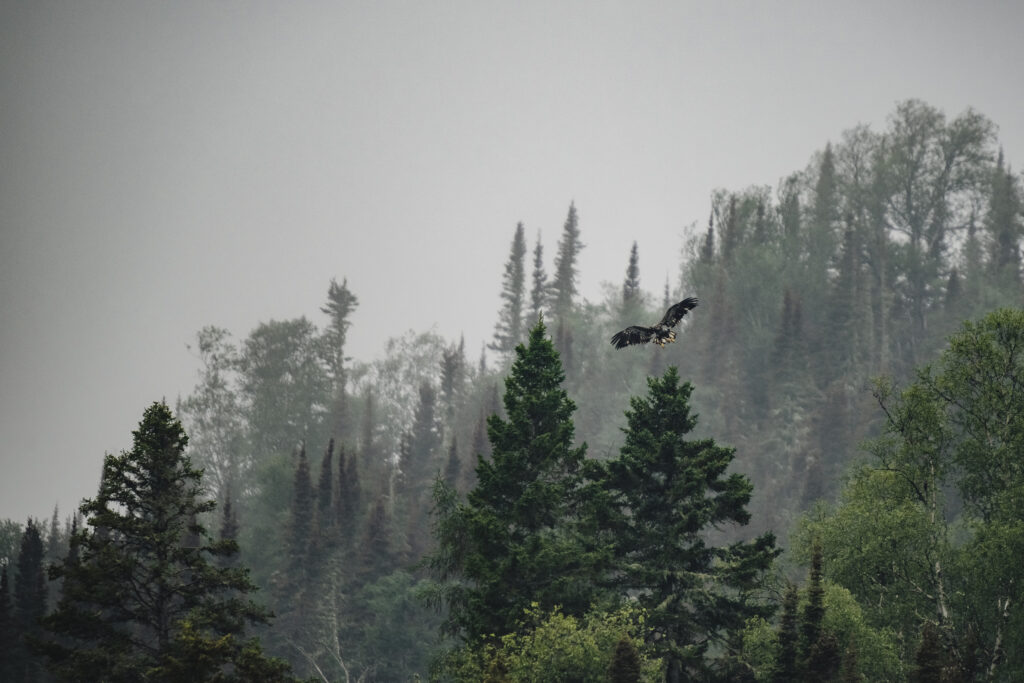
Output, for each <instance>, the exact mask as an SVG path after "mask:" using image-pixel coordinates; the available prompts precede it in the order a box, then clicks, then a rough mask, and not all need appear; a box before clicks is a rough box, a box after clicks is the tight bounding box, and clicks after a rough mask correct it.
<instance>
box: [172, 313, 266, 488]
mask: <svg viewBox="0 0 1024 683" xmlns="http://www.w3.org/2000/svg"><path fill="white" fill-rule="evenodd" d="M196 341H197V350H198V352H199V359H200V361H201V363H202V368H201V369H200V371H199V382H198V383H197V384H196V386H195V388H194V389H193V390H192V393H191V394H189V395H188V396H187V397H186V398H184V399H183V400H181V401H180V402H179V403H178V413H179V414H180V415H181V416H182V420H183V421H184V422H185V423H186V424H187V426H188V428H189V430H190V431H191V432H192V433H193V434H194V435H195V438H194V439H192V440H191V441H190V443H189V449H190V456H191V457H192V458H193V460H194V461H195V463H196V465H198V466H199V467H201V468H202V469H203V476H204V480H205V481H206V484H207V486H209V487H210V489H211V490H212V491H213V493H214V494H215V495H216V497H217V498H218V500H225V499H226V498H225V496H226V494H227V491H228V490H231V491H233V492H234V493H235V494H238V493H239V492H241V491H242V490H243V489H244V487H245V484H246V482H245V481H244V479H243V478H244V477H245V476H246V475H247V473H248V470H249V466H250V464H251V463H250V458H249V456H248V455H247V451H248V449H247V448H246V447H245V443H244V439H245V418H244V415H243V412H242V406H241V404H240V402H239V394H238V387H237V386H236V384H237V382H236V379H237V377H236V373H237V369H238V350H237V349H236V348H235V345H234V344H233V343H232V342H231V334H230V333H229V332H228V331H227V330H225V329H222V328H219V327H213V326H208V327H204V328H203V329H202V330H200V331H199V333H198V334H197V335H196Z"/></svg>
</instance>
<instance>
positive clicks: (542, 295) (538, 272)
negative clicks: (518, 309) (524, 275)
mask: <svg viewBox="0 0 1024 683" xmlns="http://www.w3.org/2000/svg"><path fill="white" fill-rule="evenodd" d="M532 282H533V284H532V286H531V287H530V322H529V324H530V325H535V324H536V321H538V320H540V316H541V315H542V314H543V313H544V310H545V306H546V304H547V300H548V294H549V292H548V274H547V273H546V272H545V271H544V246H543V245H542V244H541V241H540V232H539V231H538V232H537V244H536V246H534V248H533V273H532Z"/></svg>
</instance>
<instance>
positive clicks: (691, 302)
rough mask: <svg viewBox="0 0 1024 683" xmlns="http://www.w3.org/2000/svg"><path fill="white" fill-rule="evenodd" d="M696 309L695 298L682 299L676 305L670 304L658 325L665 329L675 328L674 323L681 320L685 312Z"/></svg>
mask: <svg viewBox="0 0 1024 683" xmlns="http://www.w3.org/2000/svg"><path fill="white" fill-rule="evenodd" d="M696 307H697V297H695V296H691V297H689V298H688V299H683V300H682V301H680V302H679V303H677V304H672V305H671V306H670V307H669V309H668V310H667V311H665V317H664V318H662V319H661V322H660V323H659V325H664V326H666V327H675V326H676V323H678V322H679V321H680V320H682V319H683V316H684V315H686V312H687V311H690V310H693V309H694V308H696Z"/></svg>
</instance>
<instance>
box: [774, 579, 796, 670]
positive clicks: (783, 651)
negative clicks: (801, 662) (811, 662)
mask: <svg viewBox="0 0 1024 683" xmlns="http://www.w3.org/2000/svg"><path fill="white" fill-rule="evenodd" d="M798 600H799V593H798V592H797V588H796V584H792V583H791V584H789V585H788V586H787V587H786V594H785V596H784V597H783V599H782V616H781V617H780V619H779V657H778V659H777V660H776V664H775V672H774V676H773V679H772V680H774V681H776V683H788V682H789V681H795V680H797V672H798V671H799V667H798V666H797V653H798V651H799V648H800V632H799V630H798V623H797V619H798V617H797V603H798Z"/></svg>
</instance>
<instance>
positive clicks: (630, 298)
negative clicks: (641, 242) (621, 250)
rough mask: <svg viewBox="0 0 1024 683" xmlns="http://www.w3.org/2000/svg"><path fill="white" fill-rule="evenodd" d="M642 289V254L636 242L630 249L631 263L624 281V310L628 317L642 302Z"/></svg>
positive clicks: (624, 314) (627, 267) (625, 315)
mask: <svg viewBox="0 0 1024 683" xmlns="http://www.w3.org/2000/svg"><path fill="white" fill-rule="evenodd" d="M641 295H642V292H641V291H640V255H639V252H638V251H637V246H636V242H633V248H632V249H630V250H629V265H628V266H626V279H625V280H623V282H622V311H623V316H624V317H628V316H629V314H631V313H632V312H633V311H635V310H636V308H637V307H638V306H639V305H640V303H641V300H640V299H641Z"/></svg>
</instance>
